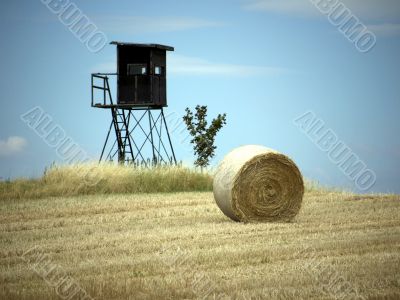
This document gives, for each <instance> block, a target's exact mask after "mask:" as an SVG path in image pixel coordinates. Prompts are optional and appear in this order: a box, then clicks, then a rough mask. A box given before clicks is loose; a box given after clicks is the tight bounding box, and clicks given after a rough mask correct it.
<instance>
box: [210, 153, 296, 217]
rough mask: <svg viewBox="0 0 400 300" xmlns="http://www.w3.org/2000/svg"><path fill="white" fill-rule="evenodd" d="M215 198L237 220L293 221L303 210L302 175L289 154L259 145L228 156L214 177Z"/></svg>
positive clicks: (227, 213) (223, 209) (226, 213)
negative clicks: (301, 208)
mask: <svg viewBox="0 0 400 300" xmlns="http://www.w3.org/2000/svg"><path fill="white" fill-rule="evenodd" d="M213 192H214V198H215V201H216V202H217V205H218V206H219V208H220V209H221V210H222V212H223V213H224V214H225V215H226V216H228V217H229V218H231V219H232V220H235V221H242V222H271V221H290V220H292V219H293V218H294V217H295V216H296V215H297V213H298V212H299V210H300V207H301V202H302V200H303V194H304V183H303V178H302V175H301V173H300V171H299V169H298V168H297V166H296V165H295V163H294V162H293V161H292V160H291V159H290V158H288V157H287V156H286V155H283V154H280V153H278V152H277V151H275V150H272V149H269V148H266V147H263V146H256V145H248V146H242V147H239V148H236V149H234V150H233V151H231V152H230V153H228V154H227V155H226V156H225V157H224V159H223V160H222V161H221V163H220V164H219V166H218V168H217V171H216V173H215V176H214V183H213Z"/></svg>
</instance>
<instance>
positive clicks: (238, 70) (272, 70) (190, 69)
mask: <svg viewBox="0 0 400 300" xmlns="http://www.w3.org/2000/svg"><path fill="white" fill-rule="evenodd" d="M167 68H168V70H167V72H168V74H173V75H195V76H203V75H207V76H208V75H214V76H234V77H246V76H255V75H280V74H283V73H288V72H290V71H289V70H287V69H284V68H278V67H266V66H252V65H241V64H226V63H217V62H211V61H208V60H206V59H203V58H197V57H189V56H184V55H180V54H175V53H171V54H169V55H168V67H167ZM91 70H92V73H94V72H106V73H114V72H116V63H115V62H111V61H109V62H104V63H100V64H97V65H95V66H94V67H93V68H92V69H91Z"/></svg>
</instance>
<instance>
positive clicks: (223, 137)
mask: <svg viewBox="0 0 400 300" xmlns="http://www.w3.org/2000/svg"><path fill="white" fill-rule="evenodd" d="M44 2H45V1H44ZM70 2H73V3H75V4H76V6H77V7H78V8H79V9H80V10H81V11H82V13H84V14H85V15H87V16H88V17H89V19H90V20H91V21H92V22H93V23H94V24H95V25H96V26H97V27H98V29H99V30H100V31H101V32H104V34H105V35H106V37H107V39H108V40H109V41H112V40H118V41H128V42H138V43H141V42H146V43H159V44H166V45H171V46H174V47H175V52H173V53H169V56H168V105H169V106H168V108H167V110H166V112H167V113H175V115H178V116H182V115H183V114H184V109H185V108H186V107H191V108H194V107H195V106H196V105H197V104H203V105H207V106H208V108H209V115H210V116H214V115H216V114H218V113H223V112H225V113H227V125H226V127H225V128H224V129H223V130H222V131H221V132H220V134H219V135H218V137H217V142H216V144H217V147H218V149H217V156H216V157H215V159H214V160H213V164H216V163H217V162H218V161H219V160H220V159H221V158H222V157H223V155H224V154H226V153H227V152H229V151H230V150H231V149H233V148H235V147H237V146H240V145H244V144H261V145H265V146H268V147H271V148H274V149H276V150H278V151H280V152H283V153H285V154H287V155H289V156H290V157H292V158H293V159H294V161H295V162H296V163H297V164H298V166H299V167H300V169H301V171H302V172H303V174H304V175H305V176H306V177H308V178H311V179H314V180H317V181H319V182H321V183H323V184H326V185H331V186H340V187H344V188H347V189H352V190H354V191H357V187H356V186H355V183H354V181H352V180H351V179H349V178H348V177H347V176H346V175H345V174H344V172H343V170H341V168H339V167H338V166H337V165H335V164H334V163H332V162H331V161H330V160H329V157H328V154H327V153H326V152H324V151H321V150H320V148H319V147H318V145H316V143H315V142H313V141H312V140H310V139H309V138H308V137H307V135H306V134H305V133H304V132H303V131H302V130H301V129H300V128H299V126H296V124H295V123H294V122H293V120H295V119H296V118H298V117H299V116H301V115H303V114H304V113H306V112H307V111H312V112H313V113H314V114H315V115H316V116H317V117H318V118H319V119H321V120H323V122H324V123H325V126H326V128H329V129H331V130H332V131H333V132H334V133H335V134H336V135H337V137H338V139H340V141H343V142H344V143H345V144H346V145H347V146H348V147H349V148H351V150H352V151H353V153H354V154H356V155H357V157H359V158H360V160H362V161H363V162H364V163H365V165H366V166H367V167H368V168H369V169H371V170H373V171H374V173H375V174H376V183H375V185H374V186H373V187H372V188H371V189H370V190H369V192H371V191H372V192H397V193H399V192H400V185H399V184H398V183H399V179H400V163H399V160H400V141H399V138H398V136H399V134H398V132H399V131H400V122H399V112H400V85H399V78H400V76H399V75H400V74H399V73H400V60H399V53H400V3H399V2H398V1H391V0H383V1H382V0H381V1H378V0H376V1H373V0H363V1H361V0H347V1H346V0H343V1H342V2H341V3H343V4H344V5H345V6H346V7H347V8H349V10H350V11H351V13H352V14H353V15H354V16H356V17H357V18H358V19H359V20H360V22H362V23H363V24H365V25H366V26H367V28H368V29H369V30H370V31H371V32H373V33H374V34H375V35H376V38H377V40H376V46H375V47H374V48H373V49H372V50H371V51H369V52H367V53H361V52H359V51H357V49H356V47H355V45H354V44H353V43H351V42H350V41H348V40H347V38H346V37H345V36H344V35H343V34H342V33H341V32H340V31H339V30H338V28H337V27H335V26H334V25H332V24H331V23H330V22H329V20H328V17H327V16H326V15H323V14H322V13H321V12H320V11H319V10H318V9H317V8H316V7H315V6H314V5H313V4H312V1H310V0H286V1H284V0H280V1H278V0H229V1H223V0H220V1H208V0H206V1H191V0H188V1H171V0H163V1H151V0H149V1H132V0H130V1H112V2H111V1H103V0H100V1H99V0H97V1H94V0H90V1H70ZM0 15H1V17H0V25H1V26H0V28H1V29H0V32H1V43H0V49H1V56H0V60H1V66H2V73H1V81H0V88H1V94H0V95H1V96H0V99H1V104H2V108H1V110H0V128H1V129H0V177H1V178H2V179H3V180H4V179H7V178H15V177H19V176H25V177H32V176H39V175H40V174H41V173H42V172H43V170H44V168H45V167H46V166H48V165H50V164H51V163H52V162H54V161H56V162H59V163H62V160H61V159H60V158H59V157H58V156H57V153H56V151H55V149H54V148H51V147H49V146H48V145H47V144H46V143H45V142H44V141H43V140H42V138H40V137H39V136H38V135H37V134H36V133H35V132H34V131H33V130H31V129H30V128H29V127H28V126H27V125H26V124H25V123H24V122H22V121H21V119H20V116H21V114H24V113H25V112H27V111H28V110H30V109H31V108H33V107H35V106H40V107H41V108H42V109H43V110H44V111H46V112H47V113H48V114H49V115H50V116H51V117H52V118H53V121H54V122H55V123H56V124H58V125H60V127H62V128H63V130H64V131H65V132H66V133H67V134H68V136H70V137H71V138H73V140H74V141H76V143H78V144H79V146H80V147H81V148H82V149H85V150H86V151H87V152H88V153H89V154H90V155H91V156H93V157H94V158H97V157H98V156H99V154H100V151H101V147H102V143H103V141H104V138H105V134H106V131H107V127H108V124H109V121H110V115H109V113H108V112H105V111H102V110H97V109H93V108H91V107H90V73H91V72H94V71H96V72H102V71H113V70H114V65H115V46H112V45H107V46H106V47H105V48H104V49H102V50H101V51H99V52H97V53H92V52H90V51H88V49H87V47H86V46H85V45H84V44H83V43H81V42H80V41H79V40H78V39H77V38H76V37H75V35H74V34H73V33H71V32H70V31H69V30H68V28H67V27H66V26H64V25H63V24H62V23H61V22H60V21H59V19H58V17H57V16H56V15H54V14H53V13H52V12H51V11H50V10H49V9H48V8H47V6H46V5H45V4H43V3H42V2H41V1H39V0H37V1H22V0H21V1H2V2H1V4H0ZM172 140H173V142H174V146H175V150H176V152H177V158H178V159H179V160H182V161H184V162H191V161H193V154H192V153H191V151H190V149H191V148H190V145H189V144H188V143H187V142H186V143H182V142H181V140H182V137H181V136H179V134H178V133H177V132H175V134H173V135H172Z"/></svg>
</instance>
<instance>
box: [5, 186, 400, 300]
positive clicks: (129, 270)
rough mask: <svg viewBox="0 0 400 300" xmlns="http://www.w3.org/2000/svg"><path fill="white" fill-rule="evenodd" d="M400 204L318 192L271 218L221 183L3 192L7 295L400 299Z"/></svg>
mask: <svg viewBox="0 0 400 300" xmlns="http://www.w3.org/2000/svg"><path fill="white" fill-rule="evenodd" d="M399 210H400V197H399V196H396V195H392V196H389V195H388V196H357V195H352V194H349V193H340V192H329V191H323V190H317V189H315V190H309V191H307V192H306V194H305V198H304V202H303V206H302V209H301V212H300V214H299V215H298V216H297V218H296V219H295V220H294V221H293V222H292V223H267V224H241V223H235V222H233V221H231V220H230V219H228V218H226V217H225V216H224V215H223V214H222V213H221V212H220V211H219V209H218V207H217V206H216V205H215V203H214V200H213V195H212V193H211V192H184V193H159V194H116V195H86V196H76V197H47V198H36V199H14V200H12V199H8V200H7V199H2V200H0V228H1V231H0V243H1V251H0V274H1V275H0V299H62V298H64V299H79V298H81V299H91V298H96V299H335V298H337V299H400V275H399V273H400V218H399ZM60 297H61V298H60Z"/></svg>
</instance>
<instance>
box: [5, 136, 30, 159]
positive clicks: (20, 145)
mask: <svg viewBox="0 0 400 300" xmlns="http://www.w3.org/2000/svg"><path fill="white" fill-rule="evenodd" d="M27 144H28V142H27V141H26V140H25V139H24V138H23V137H19V136H10V137H9V138H8V139H6V140H0V156H10V155H13V154H16V153H19V152H22V151H23V150H24V149H25V147H26V145H27Z"/></svg>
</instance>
